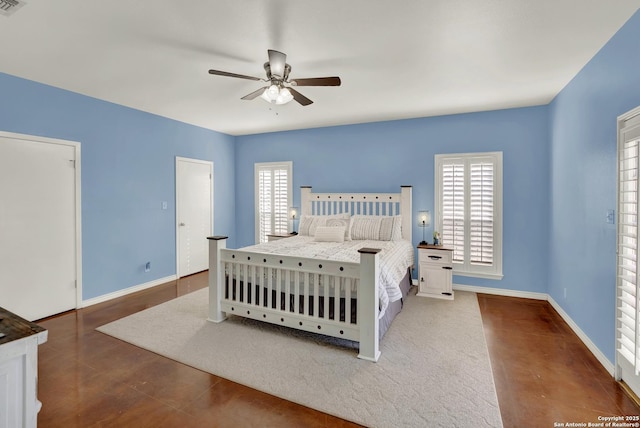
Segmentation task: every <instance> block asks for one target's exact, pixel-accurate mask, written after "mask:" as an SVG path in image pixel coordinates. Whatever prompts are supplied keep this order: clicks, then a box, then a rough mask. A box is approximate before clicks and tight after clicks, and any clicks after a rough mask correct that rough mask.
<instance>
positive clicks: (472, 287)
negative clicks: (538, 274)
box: [453, 284, 549, 300]
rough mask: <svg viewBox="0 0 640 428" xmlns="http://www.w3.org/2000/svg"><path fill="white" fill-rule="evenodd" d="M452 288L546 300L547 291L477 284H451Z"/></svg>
mask: <svg viewBox="0 0 640 428" xmlns="http://www.w3.org/2000/svg"><path fill="white" fill-rule="evenodd" d="M453 289H454V290H460V291H472V292H474V293H484V294H495V295H498V296H507V297H522V298H524V299H534V300H547V297H549V295H548V294H547V293H536V292H533V291H520V290H507V289H504V288H491V287H480V286H477V285H461V284H453Z"/></svg>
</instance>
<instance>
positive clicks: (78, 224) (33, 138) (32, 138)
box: [0, 131, 82, 309]
mask: <svg viewBox="0 0 640 428" xmlns="http://www.w3.org/2000/svg"><path fill="white" fill-rule="evenodd" d="M0 137H4V138H11V139H14V140H24V141H25V142H37V143H45V144H59V145H63V146H70V147H72V148H73V149H74V155H75V176H74V187H75V189H74V203H75V207H74V211H75V235H76V254H75V265H76V305H75V307H76V309H79V308H81V307H82V304H81V303H82V192H81V189H82V182H81V180H82V168H81V157H80V146H81V144H80V143H79V142H77V141H69V140H61V139H58V138H49V137H41V136H38V135H28V134H17V133H14V132H5V131H0Z"/></svg>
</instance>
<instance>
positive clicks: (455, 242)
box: [434, 152, 502, 279]
mask: <svg viewBox="0 0 640 428" xmlns="http://www.w3.org/2000/svg"><path fill="white" fill-rule="evenodd" d="M435 187H436V188H435V195H436V209H435V221H434V225H435V226H434V230H437V231H438V232H440V237H441V239H442V243H443V244H444V245H445V246H447V247H450V248H452V249H453V273H454V275H465V276H475V277H481V278H490V279H502V152H492V153H467V154H453V155H436V156H435Z"/></svg>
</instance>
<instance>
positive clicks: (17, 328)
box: [0, 307, 47, 345]
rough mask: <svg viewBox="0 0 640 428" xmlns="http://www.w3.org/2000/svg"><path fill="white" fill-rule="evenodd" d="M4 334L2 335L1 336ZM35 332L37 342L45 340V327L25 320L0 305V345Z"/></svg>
mask: <svg viewBox="0 0 640 428" xmlns="http://www.w3.org/2000/svg"><path fill="white" fill-rule="evenodd" d="M2 334H4V336H2ZM34 334H37V335H39V336H40V338H39V340H38V343H44V342H46V341H47V329H45V328H44V327H40V326H39V325H38V324H35V323H32V322H30V321H27V320H26V319H24V318H21V317H19V316H18V315H16V314H14V313H13V312H9V311H8V310H6V309H4V308H2V307H0V336H2V337H0V345H4V344H5V343H9V342H13V341H14V340H19V339H23V338H25V337H29V336H32V335H34Z"/></svg>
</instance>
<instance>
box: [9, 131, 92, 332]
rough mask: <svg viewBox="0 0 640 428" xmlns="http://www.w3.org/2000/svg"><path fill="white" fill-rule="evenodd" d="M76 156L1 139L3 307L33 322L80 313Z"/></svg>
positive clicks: (48, 143)
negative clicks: (75, 309)
mask: <svg viewBox="0 0 640 428" xmlns="http://www.w3.org/2000/svg"><path fill="white" fill-rule="evenodd" d="M76 153H78V154H79V145H78V144H77V143H71V142H69V143H66V142H61V141H59V140H50V139H44V138H42V139H41V138H39V137H28V136H19V135H14V134H5V133H3V134H0V306H2V307H4V308H5V309H8V310H10V311H11V312H14V313H16V314H18V315H20V316H21V317H23V318H26V319H28V320H37V319H40V318H44V317H47V316H50V315H53V314H57V313H60V312H64V311H67V310H70V309H74V308H76V307H77V304H76V302H77V300H76V299H77V295H78V294H77V293H78V292H77V291H76V280H77V279H78V276H77V272H78V267H77V263H76V260H77V255H78V254H79V253H78V252H77V248H76V247H77V246H79V244H78V242H79V241H76V239H77V235H78V234H79V228H78V229H77V228H76V221H78V222H79V221H80V220H79V219H77V218H76V217H77V212H78V211H77V206H76V180H78V182H79V175H78V176H76V165H77V164H78V162H79V159H76Z"/></svg>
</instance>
